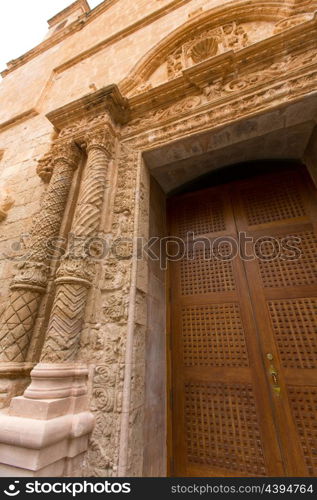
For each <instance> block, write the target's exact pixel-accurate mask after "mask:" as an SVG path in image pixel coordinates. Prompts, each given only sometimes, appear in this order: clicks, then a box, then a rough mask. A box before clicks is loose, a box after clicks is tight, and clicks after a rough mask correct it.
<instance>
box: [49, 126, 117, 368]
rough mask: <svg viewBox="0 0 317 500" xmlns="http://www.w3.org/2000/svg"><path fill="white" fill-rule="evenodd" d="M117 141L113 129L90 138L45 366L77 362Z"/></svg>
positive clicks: (50, 331)
mask: <svg viewBox="0 0 317 500" xmlns="http://www.w3.org/2000/svg"><path fill="white" fill-rule="evenodd" d="M113 141H114V139H113V135H112V133H111V131H110V129H106V130H99V131H98V132H94V133H91V134H90V135H89V136H88V137H86V144H87V154H88V159H87V165H86V167H85V171H84V175H83V180H82V187H81V192H80V194H79V200H78V205H77V208H76V211H75V217H74V222H73V227H72V233H73V235H74V240H73V241H76V242H77V245H76V247H75V248H73V247H71V246H69V247H68V250H67V252H66V255H65V258H64V259H63V261H62V263H61V265H60V268H59V270H58V272H57V279H56V294H55V299H54V304H53V308H52V312H51V316H50V321H49V325H48V330H47V335H46V339H45V343H44V347H43V350H42V357H41V363H60V362H72V361H74V360H75V359H76V355H77V351H78V347H79V341H80V333H81V328H82V324H83V319H84V312H85V305H86V301H87V296H88V291H89V288H90V287H91V284H92V280H93V276H94V269H93V263H92V262H91V259H90V256H89V253H88V252H87V248H88V245H87V243H88V242H89V238H91V237H93V236H95V235H96V234H97V232H98V230H99V226H100V221H101V209H102V206H103V201H104V196H105V191H106V183H107V173H108V166H109V162H110V160H111V156H112V150H113Z"/></svg>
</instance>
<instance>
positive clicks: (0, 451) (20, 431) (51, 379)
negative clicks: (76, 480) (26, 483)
mask: <svg viewBox="0 0 317 500" xmlns="http://www.w3.org/2000/svg"><path fill="white" fill-rule="evenodd" d="M87 375H88V372H87V370H86V369H85V368H83V367H80V366H78V365H68V366H67V365H64V366H62V365H47V364H40V365H37V367H36V368H35V369H34V370H33V371H32V373H31V377H32V383H31V385H30V386H29V387H28V389H27V390H26V391H25V393H24V395H23V396H19V397H16V398H13V399H12V401H11V404H10V407H9V409H7V410H2V412H1V413H0V462H1V473H0V474H1V476H11V477H12V476H30V477H32V476H34V477H35V476H36V477H41V476H50V477H58V476H75V477H78V476H81V475H82V468H83V460H84V454H85V452H86V450H87V447H88V439H89V435H90V433H91V431H92V429H93V426H94V417H93V415H92V414H91V413H90V412H89V411H88V407H89V406H88V399H87V389H86V380H87Z"/></svg>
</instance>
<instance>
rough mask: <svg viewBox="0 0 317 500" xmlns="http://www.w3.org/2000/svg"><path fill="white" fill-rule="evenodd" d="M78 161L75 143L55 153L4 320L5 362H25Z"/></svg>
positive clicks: (0, 329) (0, 332)
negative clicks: (50, 254) (50, 248)
mask: <svg viewBox="0 0 317 500" xmlns="http://www.w3.org/2000/svg"><path fill="white" fill-rule="evenodd" d="M79 160H80V150H79V149H78V147H77V146H76V145H75V144H74V143H73V142H67V143H62V144H57V145H56V146H55V148H54V149H53V153H52V160H51V165H50V168H51V169H52V171H53V173H52V177H51V181H50V184H49V186H48V189H47V192H46V195H45V197H44V199H43V202H42V204H41V208H40V211H39V213H38V215H37V216H36V217H35V219H34V221H33V225H32V229H31V234H30V240H29V245H28V249H27V255H26V259H25V260H24V261H23V262H22V263H21V264H20V265H19V269H18V272H17V274H16V276H15V278H14V279H13V281H12V284H11V287H10V288H11V293H10V296H9V299H8V305H7V308H6V310H5V312H4V314H3V316H2V318H1V323H0V346H1V349H0V361H2V362H23V361H25V357H26V354H27V350H28V346H29V343H30V340H31V335H32V331H33V327H34V323H35V320H36V317H37V314H38V310H39V305H40V301H41V296H42V294H43V293H44V292H45V290H46V286H47V280H48V271H49V257H48V242H49V240H50V239H52V238H53V237H55V236H57V235H58V233H59V231H60V226H61V222H62V217H63V214H64V210H65V206H66V202H67V198H68V194H69V190H70V186H71V182H72V178H73V172H74V170H75V168H76V167H77V166H78V163H79Z"/></svg>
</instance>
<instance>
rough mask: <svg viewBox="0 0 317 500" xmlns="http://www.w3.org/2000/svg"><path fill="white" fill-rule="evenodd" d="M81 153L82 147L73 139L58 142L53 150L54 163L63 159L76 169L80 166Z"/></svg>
mask: <svg viewBox="0 0 317 500" xmlns="http://www.w3.org/2000/svg"><path fill="white" fill-rule="evenodd" d="M81 155H82V152H81V150H80V148H79V147H78V146H77V144H76V143H75V141H73V140H68V141H62V142H56V143H55V144H54V145H53V147H52V151H51V158H52V163H53V165H54V164H55V163H56V162H57V161H60V160H62V161H64V162H65V163H68V164H69V165H70V166H71V167H72V168H73V169H74V170H76V168H77V167H78V164H79V161H80V159H81Z"/></svg>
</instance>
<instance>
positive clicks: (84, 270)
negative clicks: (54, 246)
mask: <svg viewBox="0 0 317 500" xmlns="http://www.w3.org/2000/svg"><path fill="white" fill-rule="evenodd" d="M94 276H95V268H94V265H93V263H92V262H90V261H89V259H88V258H78V259H76V258H72V257H70V256H66V257H65V258H64V259H63V260H62V262H61V264H60V266H59V268H58V271H57V273H56V280H55V282H56V284H58V283H72V284H74V285H76V284H77V285H79V284H80V285H83V286H85V287H86V288H90V287H91V285H92V281H93V279H94Z"/></svg>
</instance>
